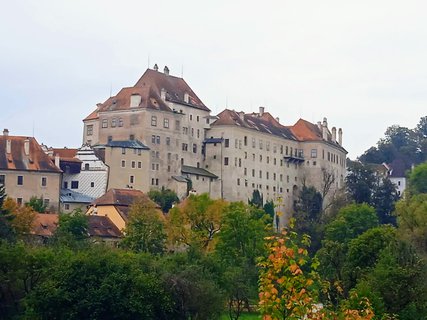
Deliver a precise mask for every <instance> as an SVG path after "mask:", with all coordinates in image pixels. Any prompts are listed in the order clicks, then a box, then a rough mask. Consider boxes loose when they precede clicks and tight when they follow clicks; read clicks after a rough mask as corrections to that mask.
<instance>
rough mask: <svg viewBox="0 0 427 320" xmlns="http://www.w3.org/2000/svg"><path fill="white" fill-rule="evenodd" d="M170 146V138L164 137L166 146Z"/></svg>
mask: <svg viewBox="0 0 427 320" xmlns="http://www.w3.org/2000/svg"><path fill="white" fill-rule="evenodd" d="M170 144H171V138H170V137H166V145H167V146H170Z"/></svg>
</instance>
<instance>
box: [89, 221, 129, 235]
mask: <svg viewBox="0 0 427 320" xmlns="http://www.w3.org/2000/svg"><path fill="white" fill-rule="evenodd" d="M88 233H89V235H90V236H91V237H105V238H120V237H121V236H122V233H121V232H120V230H119V229H118V228H117V227H116V225H115V224H114V223H113V222H112V221H111V220H110V219H109V218H108V217H106V216H97V215H91V216H89V218H88Z"/></svg>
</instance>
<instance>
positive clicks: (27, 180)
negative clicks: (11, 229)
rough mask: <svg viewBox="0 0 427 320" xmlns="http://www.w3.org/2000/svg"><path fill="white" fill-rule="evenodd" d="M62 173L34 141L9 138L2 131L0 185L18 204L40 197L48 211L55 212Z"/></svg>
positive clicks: (6, 132)
mask: <svg viewBox="0 0 427 320" xmlns="http://www.w3.org/2000/svg"><path fill="white" fill-rule="evenodd" d="M61 175H62V171H61V169H60V168H58V167H57V166H56V165H55V164H54V163H53V161H52V160H51V159H50V158H49V156H48V155H47V154H45V153H44V151H43V149H42V147H41V146H40V145H39V143H38V142H37V140H36V139H35V138H32V137H22V136H10V135H9V131H8V130H7V129H5V130H4V131H3V135H2V136H0V185H4V186H5V189H6V193H7V195H8V196H9V197H11V198H13V199H14V200H15V201H16V202H17V203H18V204H19V205H22V204H24V203H25V202H28V201H29V200H30V198H31V197H37V198H43V200H44V203H45V205H46V207H47V209H48V210H49V211H54V212H57V211H58V209H59V190H60V186H61Z"/></svg>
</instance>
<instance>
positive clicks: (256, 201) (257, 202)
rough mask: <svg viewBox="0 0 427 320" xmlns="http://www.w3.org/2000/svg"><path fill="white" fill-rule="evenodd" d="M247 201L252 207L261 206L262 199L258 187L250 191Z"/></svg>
mask: <svg viewBox="0 0 427 320" xmlns="http://www.w3.org/2000/svg"><path fill="white" fill-rule="evenodd" d="M248 203H249V204H250V205H252V206H254V207H257V208H262V206H263V204H264V199H263V197H262V194H261V193H260V192H259V190H258V189H256V190H254V191H253V192H252V198H251V199H249V200H248Z"/></svg>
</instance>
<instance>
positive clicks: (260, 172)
mask: <svg viewBox="0 0 427 320" xmlns="http://www.w3.org/2000/svg"><path fill="white" fill-rule="evenodd" d="M259 177H260V178H262V170H260V171H259Z"/></svg>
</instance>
